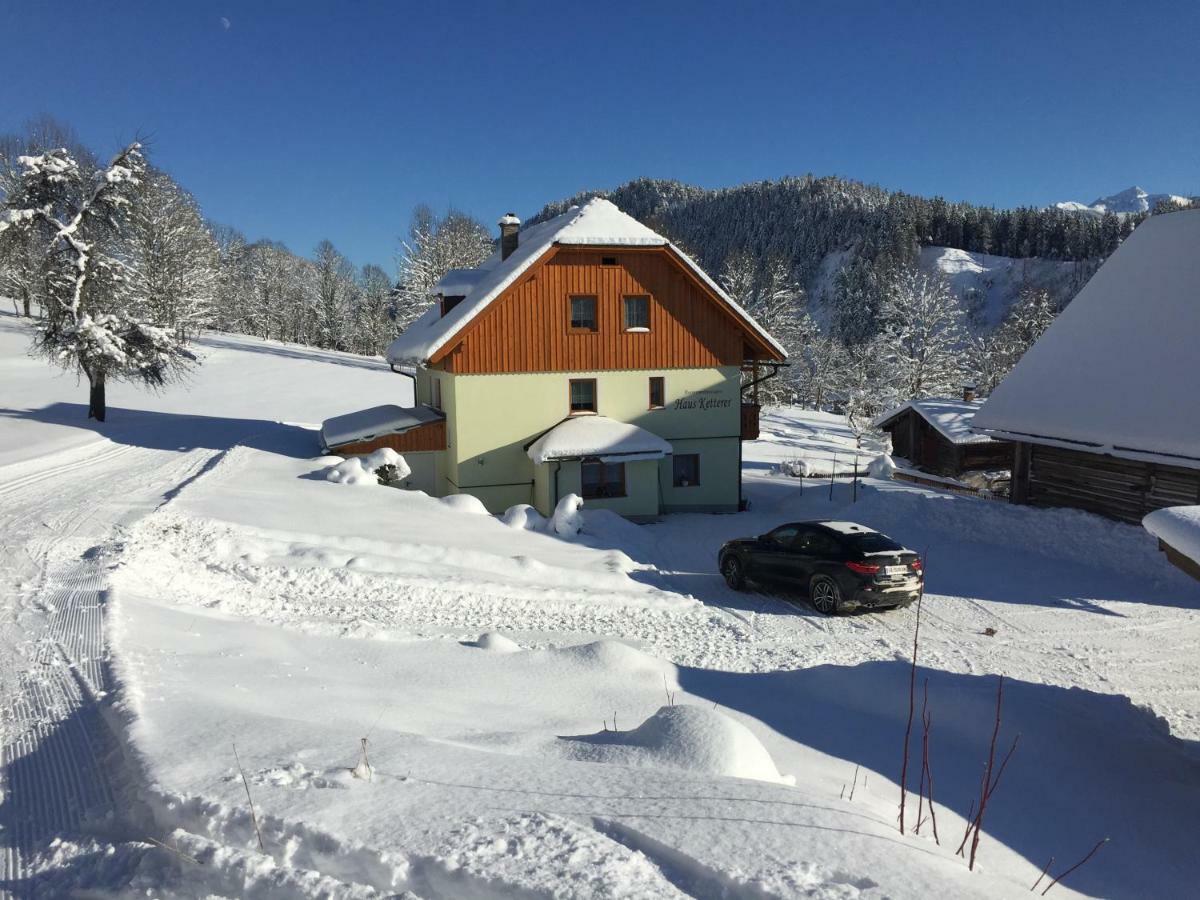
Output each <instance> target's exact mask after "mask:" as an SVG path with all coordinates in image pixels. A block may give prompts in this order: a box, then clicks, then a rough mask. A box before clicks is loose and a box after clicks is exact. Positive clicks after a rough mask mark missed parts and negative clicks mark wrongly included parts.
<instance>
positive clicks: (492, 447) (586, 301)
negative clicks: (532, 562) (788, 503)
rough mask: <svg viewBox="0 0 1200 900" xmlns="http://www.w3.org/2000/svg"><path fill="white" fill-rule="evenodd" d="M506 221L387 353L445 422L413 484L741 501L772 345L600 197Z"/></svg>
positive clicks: (644, 499) (643, 501)
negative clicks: (428, 475)
mask: <svg viewBox="0 0 1200 900" xmlns="http://www.w3.org/2000/svg"><path fill="white" fill-rule="evenodd" d="M499 224H500V230H501V238H500V247H499V249H498V250H497V252H496V253H495V254H493V255H492V257H491V258H489V259H488V260H487V261H486V262H484V263H483V264H482V265H481V266H480V267H479V268H477V269H472V270H467V271H463V270H455V271H452V272H449V273H447V275H446V276H445V277H444V278H442V279H441V281H439V282H438V283H437V285H435V286H434V289H433V294H434V296H432V297H431V298H430V299H431V301H432V302H431V305H430V308H429V309H428V310H427V311H426V313H425V314H424V315H423V316H421V318H419V319H418V320H417V321H416V322H415V323H413V325H412V326H411V327H409V328H408V330H406V331H405V332H404V334H402V335H400V337H398V338H397V339H396V340H395V341H394V342H393V343H392V345H391V346H390V347H389V348H388V351H387V358H388V361H389V362H390V363H391V364H392V366H393V368H397V369H400V370H401V371H411V372H413V373H414V377H415V380H416V400H417V403H418V404H419V405H422V406H424V407H427V408H429V409H432V410H434V411H436V412H437V413H439V414H440V416H444V425H445V436H444V442H445V443H444V446H443V447H442V448H441V449H440V450H438V451H437V452H436V453H435V456H436V464H435V473H434V476H433V478H432V479H430V480H429V481H428V483H422V484H421V485H420V487H422V488H423V489H424V490H426V491H428V492H430V493H432V494H435V495H438V496H443V495H446V494H455V493H460V492H461V493H469V494H473V495H474V496H476V497H478V498H479V499H480V500H482V501H483V503H484V504H485V505H486V506H487V507H488V509H489V510H491V511H493V512H499V511H502V510H504V509H506V508H507V507H509V506H512V505H514V504H518V503H531V504H533V505H534V506H535V507H537V508H538V509H539V510H540V511H541V512H543V513H546V514H548V513H550V512H551V511H552V509H553V507H554V506H555V504H556V503H557V501H558V500H559V498H561V497H563V496H565V495H567V494H569V493H577V494H581V495H582V496H583V497H584V498H585V500H586V501H587V503H588V504H589V505H591V506H600V507H605V508H609V509H612V510H613V511H615V512H618V513H621V514H622V515H629V516H638V517H641V516H655V515H658V514H659V513H661V512H669V511H673V510H696V511H702V510H709V511H723V510H736V509H737V508H738V505H739V502H740V498H741V441H742V439H743V436H746V437H756V436H757V407H756V406H754V405H753V404H752V403H751V402H749V401H750V399H751V398H746V400H744V397H743V390H742V381H743V378H742V374H743V370H746V369H750V370H753V371H755V372H757V371H759V370H760V367H763V366H764V365H765V368H763V369H762V372H763V373H764V374H763V377H769V374H768V373H769V371H773V370H774V365H773V364H777V363H779V362H782V361H783V359H784V357H785V353H784V351H783V349H782V348H781V347H780V346H779V344H778V343H777V342H776V341H775V340H774V339H773V338H772V337H771V336H770V335H769V334H767V333H766V331H764V330H763V329H762V328H761V327H760V326H759V325H758V324H757V323H756V322H755V321H754V319H753V318H752V317H751V316H750V315H749V314H748V313H747V312H746V311H745V310H744V309H742V308H741V307H739V306H738V305H737V304H736V303H735V302H734V301H733V300H732V299H731V298H730V297H729V296H728V295H727V294H726V293H725V292H724V291H722V290H721V288H720V287H719V286H718V285H717V284H716V283H715V282H714V281H713V280H712V279H711V278H710V277H709V276H708V275H707V274H706V273H705V272H704V271H703V270H702V269H701V268H700V267H699V266H698V265H697V264H696V263H695V262H693V261H692V260H691V259H690V258H688V256H687V255H686V254H684V253H683V252H681V251H680V250H679V249H678V248H677V247H675V246H673V245H672V244H671V243H670V242H669V241H668V240H667V239H666V238H664V237H662V236H661V235H659V234H656V233H655V232H654V231H652V230H650V229H649V228H647V227H646V226H644V225H642V224H641V223H639V222H638V221H636V220H635V219H633V218H631V217H630V216H627V215H625V214H624V213H623V212H621V211H620V210H619V209H617V207H616V206H614V205H613V204H612V203H610V202H608V201H607V200H602V199H595V200H591V201H589V202H588V203H586V204H584V205H583V206H579V207H572V208H571V209H569V210H568V211H567V212H565V213H563V214H562V215H559V216H557V217H555V218H553V219H550V220H548V221H545V222H542V223H539V224H537V225H534V226H532V227H529V228H526V229H524V230H521V229H520V222H519V220H517V219H516V217H515V216H512V215H508V216H505V217H504V218H503V219H501V220H500V223H499ZM756 377H757V376H756ZM435 428H436V426H430V425H422V426H421V427H420V429H414V430H415V431H416V433H418V434H419V433H420V432H421V430H424V431H425V433H427V434H433V431H434V429H435ZM392 440H393V441H395V439H392ZM397 449H399V448H397ZM401 452H403V450H401ZM422 452H426V451H422Z"/></svg>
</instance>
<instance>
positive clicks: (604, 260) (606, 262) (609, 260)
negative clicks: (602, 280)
mask: <svg viewBox="0 0 1200 900" xmlns="http://www.w3.org/2000/svg"><path fill="white" fill-rule="evenodd" d="M616 264H617V258H616V257H615V256H602V257H600V265H602V266H615V265H616Z"/></svg>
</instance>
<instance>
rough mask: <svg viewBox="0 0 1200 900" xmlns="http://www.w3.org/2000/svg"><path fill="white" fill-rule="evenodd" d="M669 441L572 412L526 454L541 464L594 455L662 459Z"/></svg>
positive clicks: (605, 459) (608, 458) (603, 418)
mask: <svg viewBox="0 0 1200 900" xmlns="http://www.w3.org/2000/svg"><path fill="white" fill-rule="evenodd" d="M670 453H671V445H670V444H668V443H667V442H666V441H664V440H663V439H662V438H660V437H659V436H658V435H657V434H651V433H650V432H649V431H647V430H646V429H645V428H639V427H638V426H637V425H631V424H629V423H628V422H618V421H616V420H615V419H610V418H608V416H574V417H572V418H570V419H566V420H564V421H562V422H559V423H558V424H557V425H555V426H554V427H553V428H551V429H550V430H549V431H547V432H546V433H545V434H543V435H542V436H541V437H540V438H538V439H537V440H536V441H534V442H533V443H532V444H530V446H529V450H528V454H529V458H530V459H532V460H533V461H534V462H535V463H537V464H539V465H540V464H541V463H544V462H550V461H551V460H555V459H584V458H591V457H595V458H597V459H599V460H600V461H601V462H633V461H635V460H639V459H662V457H664V456H668V455H669V454H670Z"/></svg>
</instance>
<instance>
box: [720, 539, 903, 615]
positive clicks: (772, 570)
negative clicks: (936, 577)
mask: <svg viewBox="0 0 1200 900" xmlns="http://www.w3.org/2000/svg"><path fill="white" fill-rule="evenodd" d="M717 563H718V565H719V566H720V570H721V574H722V575H724V576H725V581H726V582H728V584H729V586H730V587H731V588H733V589H734V590H739V591H740V590H741V589H742V588H743V587H745V585H746V582H747V581H754V582H757V583H759V584H763V585H767V584H771V585H775V586H778V587H782V588H792V589H794V590H807V591H808V596H809V599H810V600H812V604H813V606H815V607H816V608H817V609H818V610H819V611H820V612H823V613H826V614H828V615H832V614H834V613H837V612H843V611H847V610H851V609H858V608H863V607H869V608H886V607H897V606H908V605H909V604H910V603H912V602H913V601H914V600H916V599H917V594H918V593H919V592H920V590H921V582H922V579H923V578H924V574H923V572H922V567H921V558H920V557H919V556H918V555H917V554H916V553H913V552H912V551H911V550H908V549H906V548H905V547H902V546H901V545H900V544H897V543H896V542H895V541H893V540H892V539H891V538H890V537H888V536H887V535H886V534H880V533H879V532H878V531H874V530H873V529H870V528H867V527H866V526H864V525H858V524H856V523H854V522H791V523H789V524H787V525H780V526H779V527H778V528H776V529H775V530H774V531H769V532H767V533H766V534H763V535H759V536H758V537H756V538H739V539H737V540H734V541H729V542H727V543H726V544H725V545H724V546H723V547H721V551H720V553H719V555H718V557H717Z"/></svg>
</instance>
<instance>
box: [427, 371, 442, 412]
mask: <svg viewBox="0 0 1200 900" xmlns="http://www.w3.org/2000/svg"><path fill="white" fill-rule="evenodd" d="M429 405H430V406H432V407H433V408H434V409H441V408H442V382H441V379H439V378H431V379H429Z"/></svg>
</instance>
